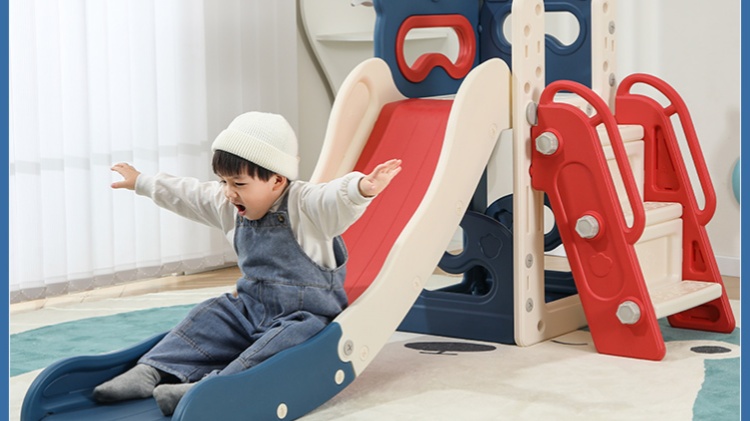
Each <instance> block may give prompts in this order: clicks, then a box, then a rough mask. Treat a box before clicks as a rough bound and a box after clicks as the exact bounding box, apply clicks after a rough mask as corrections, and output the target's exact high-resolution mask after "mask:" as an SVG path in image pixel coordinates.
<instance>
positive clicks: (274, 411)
mask: <svg viewBox="0 0 750 421" xmlns="http://www.w3.org/2000/svg"><path fill="white" fill-rule="evenodd" d="M341 335H342V331H341V326H340V325H339V324H338V323H335V322H334V323H331V324H330V325H328V326H327V327H326V328H325V329H323V331H322V332H320V333H319V334H318V335H316V336H315V337H313V338H312V339H310V340H308V341H306V342H304V343H302V344H301V345H298V346H295V347H293V348H290V349H287V350H285V351H282V352H280V353H278V354H277V355H275V356H273V357H271V358H269V359H268V360H266V361H264V362H263V363H262V364H260V365H258V366H256V367H253V368H252V369H250V370H248V371H245V372H242V373H237V374H233V375H229V376H215V377H211V378H207V379H205V380H204V381H202V382H199V383H197V384H196V385H195V387H193V388H192V389H190V390H189V391H188V393H187V394H185V396H184V397H183V398H182V400H181V401H180V403H179V405H178V406H177V408H176V410H175V413H174V415H173V417H172V419H173V420H182V421H205V420H225V421H227V420H281V419H283V420H293V419H296V418H299V417H301V416H303V415H305V414H307V413H309V412H310V411H312V410H314V409H315V408H317V407H319V406H320V405H322V404H323V403H325V402H326V401H328V400H329V399H330V398H332V397H333V396H335V395H336V394H338V393H339V392H340V391H341V390H343V389H344V388H345V387H346V386H347V385H349V384H350V383H351V382H352V381H353V380H354V377H355V374H354V369H353V368H352V365H351V363H348V362H342V361H341V359H340V358H339V357H338V345H339V341H340V339H341Z"/></svg>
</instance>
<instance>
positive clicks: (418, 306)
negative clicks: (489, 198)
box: [398, 211, 515, 344]
mask: <svg viewBox="0 0 750 421" xmlns="http://www.w3.org/2000/svg"><path fill="white" fill-rule="evenodd" d="M461 228H463V232H464V251H463V252H462V253H461V254H459V255H457V256H453V255H451V254H449V253H446V254H445V255H444V256H443V259H442V260H441V261H440V268H441V269H443V270H444V271H446V272H448V273H455V274H458V273H466V274H465V276H464V279H463V282H462V283H461V284H458V285H455V286H451V287H448V288H444V289H442V290H437V291H427V290H425V291H422V294H421V295H420V296H419V298H418V299H417V301H416V303H415V304H414V306H413V307H412V308H411V310H410V311H409V313H408V314H407V315H406V317H405V318H404V320H403V322H402V323H401V325H400V326H399V328H398V330H400V331H405V332H415V333H425V334H430V335H439V336H449V337H454V338H464V339H474V340H481V341H489V342H498V343H505V344H515V338H514V334H513V332H514V330H513V235H512V233H511V232H510V230H508V228H506V227H505V226H504V225H503V224H501V223H500V222H498V221H497V220H495V219H493V218H490V217H489V216H487V215H484V214H481V213H478V212H471V211H469V212H467V213H466V215H464V218H463V220H462V221H461Z"/></svg>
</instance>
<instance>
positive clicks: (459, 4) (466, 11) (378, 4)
mask: <svg viewBox="0 0 750 421" xmlns="http://www.w3.org/2000/svg"><path fill="white" fill-rule="evenodd" d="M373 6H374V7H375V13H376V14H377V17H376V19H375V34H374V37H375V39H374V42H375V44H374V55H375V57H380V58H382V59H383V60H384V61H385V62H386V63H388V66H389V67H390V69H391V73H392V74H393V80H394V82H395V84H396V87H397V88H398V90H399V91H400V92H401V93H402V94H403V95H404V96H406V97H409V98H422V97H429V96H437V95H447V94H455V93H456V92H457V91H458V87H459V86H460V85H461V82H462V81H463V78H461V79H453V78H452V77H451V76H450V75H448V73H447V72H446V71H445V70H444V69H443V68H441V67H435V68H433V69H432V71H431V72H430V74H429V76H428V77H427V79H425V80H424V81H422V82H420V83H413V82H410V81H409V80H407V79H406V78H405V77H404V75H402V74H401V71H400V70H399V67H398V64H397V60H396V54H397V51H396V40H397V34H398V31H399V28H400V27H401V24H402V23H403V22H404V20H405V19H407V18H408V17H410V16H415V15H449V14H457V15H462V16H464V17H465V18H466V19H467V20H468V21H469V22H470V23H471V26H472V27H473V28H474V29H475V38H474V42H475V45H478V39H477V38H476V28H477V25H478V24H479V1H478V0H468V1H467V0H440V1H435V0H374V1H373ZM478 62H479V61H478V54H475V58H474V64H473V65H472V67H475V66H476V65H477V64H478Z"/></svg>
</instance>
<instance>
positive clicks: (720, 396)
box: [10, 304, 740, 421]
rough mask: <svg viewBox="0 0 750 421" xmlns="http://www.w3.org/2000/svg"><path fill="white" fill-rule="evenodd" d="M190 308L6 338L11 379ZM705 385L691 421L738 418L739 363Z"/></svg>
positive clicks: (714, 371) (171, 321)
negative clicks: (8, 341)
mask: <svg viewBox="0 0 750 421" xmlns="http://www.w3.org/2000/svg"><path fill="white" fill-rule="evenodd" d="M193 307H194V304H188V305H180V306H171V307H161V308H154V309H148V310H139V311H132V312H127V313H120V314H115V315H111V316H102V317H92V318H88V319H82V320H76V321H72V322H65V323H59V324H56V325H50V326H45V327H42V328H39V329H34V330H29V331H26V332H22V333H16V334H13V335H10V375H11V376H17V375H19V374H23V373H27V372H30V371H34V370H38V369H41V368H44V367H46V366H48V365H50V364H51V363H53V362H55V361H57V360H60V359H63V358H68V357H73V356H77V355H94V354H100V353H105V352H111V351H117V350H120V349H124V348H128V347H131V346H133V345H135V344H137V343H139V342H141V341H143V340H145V339H147V338H149V337H151V336H153V335H155V334H157V333H161V332H165V331H167V330H169V329H171V328H172V327H173V326H175V325H176V324H177V323H178V322H179V321H180V320H182V319H183V318H184V317H185V316H186V315H187V314H188V312H189V311H190V309H191V308H193ZM659 324H660V327H661V330H662V335H663V337H664V340H665V341H689V340H709V341H718V342H726V343H729V344H734V345H738V346H739V345H740V329H739V328H737V329H735V330H734V332H732V333H731V334H728V335H727V334H721V333H712V332H702V331H694V330H686V329H675V328H672V327H670V326H669V324H668V323H667V321H666V319H660V320H659ZM704 364H705V370H706V371H705V380H704V382H703V386H702V387H701V390H700V391H699V392H698V396H697V397H696V399H695V403H694V405H693V420H694V421H704V420H705V421H721V420H739V419H740V358H739V357H736V358H727V359H718V360H708V359H707V360H705V361H704Z"/></svg>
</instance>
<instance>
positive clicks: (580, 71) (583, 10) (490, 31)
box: [479, 0, 591, 87]
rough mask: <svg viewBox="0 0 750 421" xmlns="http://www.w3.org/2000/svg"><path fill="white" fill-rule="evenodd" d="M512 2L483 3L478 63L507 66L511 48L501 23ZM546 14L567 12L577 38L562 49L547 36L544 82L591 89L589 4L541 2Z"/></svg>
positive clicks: (580, 0)
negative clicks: (574, 22) (498, 61)
mask: <svg viewBox="0 0 750 421" xmlns="http://www.w3.org/2000/svg"><path fill="white" fill-rule="evenodd" d="M512 3H513V2H512V0H485V1H484V4H483V5H482V9H481V11H480V17H479V24H480V34H479V39H480V42H479V59H480V61H482V62H483V61H485V60H488V59H490V58H493V57H498V58H500V59H502V60H503V61H505V62H506V63H507V64H508V67H509V68H510V69H511V71H512V70H513V67H512V63H511V48H512V47H511V44H510V42H509V41H508V39H506V38H505V35H504V34H503V22H504V21H505V19H506V18H507V17H509V15H510V12H511V6H512ZM544 8H545V11H546V12H548V13H549V12H568V13H570V14H572V15H573V16H574V17H575V18H576V19H577V20H578V26H579V34H578V38H576V40H575V41H573V43H571V44H570V45H564V44H563V43H562V42H560V40H558V39H557V38H555V37H554V36H552V35H550V34H546V35H545V51H546V54H545V67H546V72H545V82H546V83H547V84H550V83H552V82H554V81H556V80H573V81H576V82H578V83H581V84H583V85H585V86H588V87H591V0H566V1H563V0H545V2H544Z"/></svg>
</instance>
